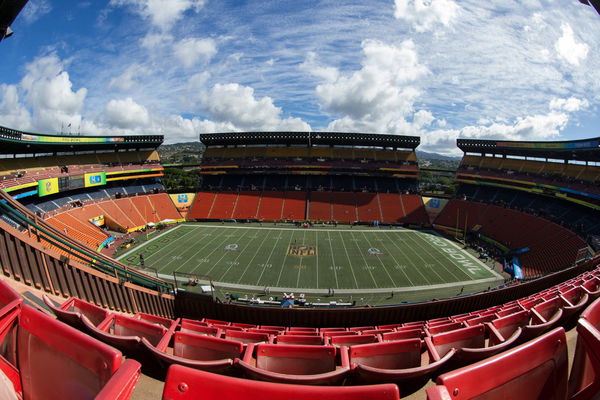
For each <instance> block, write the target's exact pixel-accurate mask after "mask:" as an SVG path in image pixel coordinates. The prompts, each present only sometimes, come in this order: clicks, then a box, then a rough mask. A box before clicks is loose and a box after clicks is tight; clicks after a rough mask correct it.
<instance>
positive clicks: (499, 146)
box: [456, 138, 600, 161]
mask: <svg viewBox="0 0 600 400" xmlns="http://www.w3.org/2000/svg"><path fill="white" fill-rule="evenodd" d="M456 145H457V146H458V148H459V149H461V150H462V151H463V152H465V153H480V154H498V155H507V156H508V155H510V156H522V157H538V158H551V159H558V160H579V161H600V138H591V139H582V140H568V141H560V142H524V141H506V140H479V139H457V140H456Z"/></svg>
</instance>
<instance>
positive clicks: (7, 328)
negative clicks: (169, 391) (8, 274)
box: [0, 282, 141, 400]
mask: <svg viewBox="0 0 600 400" xmlns="http://www.w3.org/2000/svg"><path fill="white" fill-rule="evenodd" d="M0 293H2V296H3V297H4V296H6V295H7V294H9V295H10V296H12V297H13V301H12V302H10V303H8V304H3V311H4V312H3V314H2V315H1V316H0V329H1V330H0V340H2V354H1V355H0V372H1V373H2V374H3V377H4V379H3V380H2V382H1V383H0V396H2V398H4V399H11V398H15V399H16V398H22V399H24V400H29V399H32V400H33V399H49V400H53V399H92V398H93V399H100V400H112V399H121V400H125V399H129V398H130V397H131V394H132V392H133V390H134V387H135V385H136V383H137V381H138V378H139V376H140V368H141V365H140V363H139V362H137V361H135V360H133V359H128V360H126V361H124V360H123V357H122V354H121V352H120V351H118V350H116V349H114V348H112V347H110V346H108V345H106V344H105V343H102V342H100V341H97V340H95V339H93V338H91V337H90V336H89V335H87V334H85V333H82V332H81V331H79V330H77V329H75V328H73V327H71V326H68V325H66V324H64V323H62V322H59V321H58V320H55V319H53V318H51V317H49V316H48V315H46V314H44V313H42V312H40V311H38V310H35V309H33V308H32V307H30V306H28V305H24V306H22V305H21V301H22V299H21V298H20V296H19V295H18V294H16V293H15V292H13V290H12V289H11V288H10V287H9V286H8V285H6V284H5V283H4V282H0ZM17 299H18V300H17ZM17 396H18V397H17Z"/></svg>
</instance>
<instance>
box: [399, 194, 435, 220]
mask: <svg viewBox="0 0 600 400" xmlns="http://www.w3.org/2000/svg"><path fill="white" fill-rule="evenodd" d="M400 198H401V200H402V205H403V208H404V212H405V214H406V215H405V217H404V222H407V223H409V224H429V217H428V216H427V213H426V212H425V207H424V206H423V200H422V199H421V196H417V195H416V194H402V195H400Z"/></svg>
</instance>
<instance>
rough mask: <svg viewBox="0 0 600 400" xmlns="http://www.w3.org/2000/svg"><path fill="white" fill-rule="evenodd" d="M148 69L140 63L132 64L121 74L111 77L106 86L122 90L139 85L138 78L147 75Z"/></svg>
mask: <svg viewBox="0 0 600 400" xmlns="http://www.w3.org/2000/svg"><path fill="white" fill-rule="evenodd" d="M149 72H150V71H149V70H148V68H146V67H144V66H142V65H140V64H137V63H136V64H132V65H130V66H129V67H127V69H126V70H125V72H123V73H122V74H121V75H119V76H117V77H115V78H112V79H111V80H110V83H109V84H108V87H111V88H112V87H116V88H118V89H120V90H123V91H129V90H131V89H133V88H135V87H136V86H138V85H139V82H138V81H137V79H138V78H140V77H143V76H144V75H147V74H148V73H149Z"/></svg>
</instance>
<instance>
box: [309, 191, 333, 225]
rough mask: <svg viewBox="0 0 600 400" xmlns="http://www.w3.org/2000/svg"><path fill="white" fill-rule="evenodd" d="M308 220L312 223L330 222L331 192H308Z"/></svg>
mask: <svg viewBox="0 0 600 400" xmlns="http://www.w3.org/2000/svg"><path fill="white" fill-rule="evenodd" d="M308 207H309V208H308V209H309V211H308V218H309V219H311V220H313V221H332V220H333V217H332V211H331V210H332V208H331V192H315V191H313V192H310V203H309V206H308Z"/></svg>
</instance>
